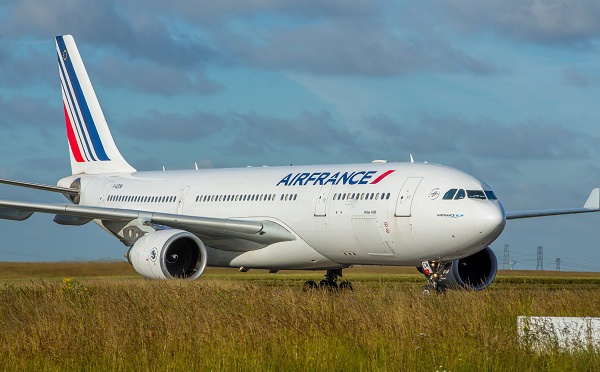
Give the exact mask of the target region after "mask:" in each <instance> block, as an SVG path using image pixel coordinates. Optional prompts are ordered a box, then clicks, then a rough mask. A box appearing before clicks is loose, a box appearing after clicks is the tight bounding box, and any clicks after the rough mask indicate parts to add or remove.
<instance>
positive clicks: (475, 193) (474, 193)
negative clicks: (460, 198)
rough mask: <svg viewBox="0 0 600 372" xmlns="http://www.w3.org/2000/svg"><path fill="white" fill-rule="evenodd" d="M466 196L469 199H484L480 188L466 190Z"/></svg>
mask: <svg viewBox="0 0 600 372" xmlns="http://www.w3.org/2000/svg"><path fill="white" fill-rule="evenodd" d="M467 196H468V197H469V199H480V200H485V194H484V193H483V191H481V190H467Z"/></svg>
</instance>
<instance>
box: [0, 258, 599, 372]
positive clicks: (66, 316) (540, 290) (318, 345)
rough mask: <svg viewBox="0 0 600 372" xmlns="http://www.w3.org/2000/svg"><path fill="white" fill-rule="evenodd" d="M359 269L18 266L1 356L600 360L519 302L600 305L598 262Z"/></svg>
mask: <svg viewBox="0 0 600 372" xmlns="http://www.w3.org/2000/svg"><path fill="white" fill-rule="evenodd" d="M78 264H82V265H83V263H78ZM31 265H34V264H31ZM63 270H64V268H63ZM69 270H72V267H71V268H70V269H69V268H67V271H69ZM103 270H104V269H103ZM92 271H93V270H92ZM92 271H87V272H92ZM100 271H102V270H100ZM37 272H38V273H39V272H40V271H39V270H38V271H37ZM102 272H105V271H102ZM410 272H412V271H410ZM346 273H347V276H348V277H349V278H350V279H351V280H353V284H354V288H355V290H354V291H353V292H340V293H329V292H322V291H316V292H312V293H304V292H302V290H301V285H302V282H303V281H304V280H307V279H311V278H312V279H316V278H318V276H320V275H321V274H322V273H320V272H315V273H306V272H302V273H293V272H292V273H278V274H266V273H264V272H262V271H257V272H255V273H253V272H252V271H251V272H249V273H237V272H235V271H230V270H210V271H207V273H206V275H205V276H203V277H202V278H201V279H200V280H198V281H195V282H187V281H151V280H145V279H142V278H139V277H136V276H131V277H128V275H127V274H128V273H123V272H121V271H119V270H116V271H115V272H114V276H110V275H108V276H107V275H105V274H101V276H103V277H94V276H90V277H85V278H84V277H80V278H76V279H63V278H57V277H56V276H55V274H56V273H54V274H52V275H49V277H51V278H53V279H40V278H39V277H38V278H34V277H33V276H32V277H30V278H29V279H25V278H24V277H20V278H12V279H10V280H6V279H5V280H4V281H0V329H1V332H0V369H1V370H57V371H58V370H60V371H63V370H144V371H146V370H149V371H154V370H157V371H162V370H173V371H175V370H177V371H180V370H202V371H210V370H214V371H222V370H225V371H229V370H273V371H279V370H285V371H305V370H309V371H312V370H332V371H355V370H356V371H358V370H419V371H435V370H440V371H442V370H444V369H445V370H448V371H450V370H451V371H488V370H489V371H533V370H536V371H537V370H549V371H565V370H582V371H592V370H595V369H596V368H597V366H598V365H600V354H599V353H598V351H592V350H587V351H580V352H576V353H567V352H563V351H560V350H554V351H552V352H549V353H545V354H537V353H535V352H533V351H530V350H527V349H524V348H522V347H520V346H519V344H518V342H517V333H516V317H517V316H518V315H540V316H550V315H552V316H596V317H597V316H600V286H599V285H598V282H597V281H596V282H592V283H591V284H590V283H588V282H586V280H592V281H594V280H598V277H597V276H596V277H595V278H596V279H594V276H591V277H590V278H591V279H590V278H585V277H584V276H579V277H576V276H575V275H576V274H572V275H573V276H571V277H569V276H564V277H563V278H562V279H563V280H564V282H561V281H560V280H558V279H557V278H556V277H550V276H549V274H548V273H547V274H546V276H540V277H534V276H531V277H527V276H526V275H524V274H521V275H520V276H516V277H510V276H500V277H499V278H498V282H497V283H494V284H493V285H492V286H491V287H490V288H488V290H485V291H482V292H467V291H449V292H448V293H446V294H445V295H438V296H424V295H423V294H422V293H421V286H422V285H423V279H421V278H420V276H419V275H413V274H410V273H409V272H408V271H406V272H405V271H403V270H398V271H395V270H392V269H384V268H382V269H377V268H375V269H368V268H357V269H356V270H348V271H347V272H346V271H345V272H344V274H345V276H346ZM0 276H1V275H0ZM514 278H517V279H514ZM518 278H520V279H518ZM548 278H550V279H552V280H551V281H550V282H548V280H549V279H548ZM574 278H575V279H577V280H575V282H573V280H574ZM509 279H510V280H509ZM520 280H526V281H527V283H526V284H523V283H522V282H521V281H520Z"/></svg>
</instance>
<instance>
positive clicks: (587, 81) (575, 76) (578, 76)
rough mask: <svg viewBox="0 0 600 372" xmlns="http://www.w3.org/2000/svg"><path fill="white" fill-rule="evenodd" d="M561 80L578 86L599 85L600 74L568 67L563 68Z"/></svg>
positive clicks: (589, 86)
mask: <svg viewBox="0 0 600 372" xmlns="http://www.w3.org/2000/svg"><path fill="white" fill-rule="evenodd" d="M563 81H564V82H565V83H567V84H569V85H572V86H575V87H578V88H591V87H597V86H600V75H598V74H596V73H594V72H590V71H584V70H583V69H579V68H575V67H568V68H565V69H564V70H563Z"/></svg>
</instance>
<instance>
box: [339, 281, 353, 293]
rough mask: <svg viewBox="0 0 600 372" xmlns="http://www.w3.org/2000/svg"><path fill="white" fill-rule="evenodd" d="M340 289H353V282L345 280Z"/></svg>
mask: <svg viewBox="0 0 600 372" xmlns="http://www.w3.org/2000/svg"><path fill="white" fill-rule="evenodd" d="M340 289H341V290H344V291H345V290H349V291H353V290H354V288H352V283H350V282H349V281H344V282H341V283H340Z"/></svg>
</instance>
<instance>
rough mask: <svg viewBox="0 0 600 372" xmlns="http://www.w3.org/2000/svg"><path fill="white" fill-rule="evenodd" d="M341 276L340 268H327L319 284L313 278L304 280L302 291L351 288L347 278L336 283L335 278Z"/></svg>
mask: <svg viewBox="0 0 600 372" xmlns="http://www.w3.org/2000/svg"><path fill="white" fill-rule="evenodd" d="M341 276H342V269H335V270H327V273H326V274H325V279H323V280H321V281H320V282H319V284H317V283H316V282H315V281H314V280H308V281H306V282H304V287H303V289H304V291H305V292H306V291H310V290H313V289H327V290H330V291H336V290H346V289H348V290H352V283H350V282H349V281H347V280H343V281H341V282H340V283H339V284H338V283H337V278H338V277H341Z"/></svg>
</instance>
